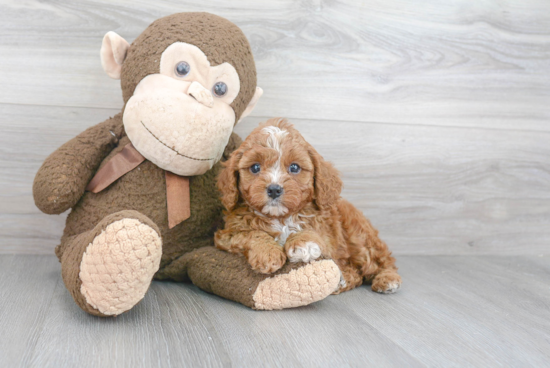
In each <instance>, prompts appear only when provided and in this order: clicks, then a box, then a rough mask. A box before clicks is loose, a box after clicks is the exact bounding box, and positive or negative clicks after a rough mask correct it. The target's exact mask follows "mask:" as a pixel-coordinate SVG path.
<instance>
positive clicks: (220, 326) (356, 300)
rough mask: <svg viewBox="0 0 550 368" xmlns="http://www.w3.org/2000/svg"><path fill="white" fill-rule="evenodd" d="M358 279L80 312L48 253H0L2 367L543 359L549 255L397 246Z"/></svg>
mask: <svg viewBox="0 0 550 368" xmlns="http://www.w3.org/2000/svg"><path fill="white" fill-rule="evenodd" d="M398 265H399V266H400V272H401V274H402V276H403V279H404V285H403V289H402V290H400V291H399V292H398V293H397V294H394V295H379V294H376V293H373V292H371V291H370V289H369V288H368V287H366V286H363V287H360V288H358V289H355V290H352V291H350V292H347V293H344V294H342V295H338V296H329V297H328V298H327V299H325V300H323V301H320V302H318V303H315V304H313V305H310V306H307V307H302V308H297V309H289V310H284V311H271V312H265V311H262V312H259V311H253V310H250V309H248V308H246V307H243V306H241V305H239V304H236V303H233V302H230V301H228V300H224V299H221V298H219V297H216V296H213V295H210V294H207V293H205V292H203V291H201V290H199V289H197V288H196V287H194V286H193V285H189V284H178V283H169V282H155V283H153V285H152V287H151V289H150V290H149V292H148V294H147V295H146V297H145V299H144V300H143V301H142V302H141V303H140V304H139V305H138V306H137V307H136V308H134V309H133V310H132V311H130V312H129V313H127V314H124V315H122V316H120V317H117V318H112V319H101V318H98V317H93V316H89V315H87V314H85V313H84V312H82V311H81V310H80V309H79V308H78V307H77V306H76V304H74V302H73V301H72V299H71V297H70V295H69V293H68V292H67V290H66V289H65V287H64V286H63V282H62V280H61V277H60V266H59V263H58V262H57V259H56V258H55V257H53V256H44V255H3V256H0V331H1V334H0V367H17V366H33V367H122V366H125V367H199V366H206V367H231V366H233V367H345V366H353V367H366V366H373V367H385V366H390V367H423V366H431V367H435V366H438V367H450V366H477V367H494V366H508V367H512V366H513V367H520V366H538V367H543V366H548V365H549V364H550V257H548V256H545V257H537V256H518V257H511V256H502V257H498V256H490V257H489V256H402V257H399V258H398Z"/></svg>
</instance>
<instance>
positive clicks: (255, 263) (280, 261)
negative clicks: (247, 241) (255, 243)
mask: <svg viewBox="0 0 550 368" xmlns="http://www.w3.org/2000/svg"><path fill="white" fill-rule="evenodd" d="M285 262H286V254H285V253H284V252H283V250H282V249H281V248H276V247H273V248H261V249H255V248H252V249H251V250H250V251H249V252H248V263H249V264H250V266H251V267H252V269H253V270H254V271H257V272H260V273H273V272H275V271H277V270H278V269H280V268H281V267H283V265H284V264H285Z"/></svg>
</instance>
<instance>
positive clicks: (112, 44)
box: [100, 32, 130, 79]
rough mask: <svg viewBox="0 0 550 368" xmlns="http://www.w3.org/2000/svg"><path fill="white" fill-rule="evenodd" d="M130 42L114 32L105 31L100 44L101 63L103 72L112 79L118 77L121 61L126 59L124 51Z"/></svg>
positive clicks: (126, 50)
mask: <svg viewBox="0 0 550 368" xmlns="http://www.w3.org/2000/svg"><path fill="white" fill-rule="evenodd" d="M129 48H130V44H129V43H128V42H127V41H126V40H125V39H124V38H122V37H120V36H119V35H117V34H116V33H115V32H107V34H106V35H105V36H104V37H103V44H102V45H101V51H100V55H101V65H102V66H103V70H105V73H107V75H108V76H109V77H111V78H113V79H120V71H121V70H122V63H123V62H124V59H126V53H127V52H128V49H129Z"/></svg>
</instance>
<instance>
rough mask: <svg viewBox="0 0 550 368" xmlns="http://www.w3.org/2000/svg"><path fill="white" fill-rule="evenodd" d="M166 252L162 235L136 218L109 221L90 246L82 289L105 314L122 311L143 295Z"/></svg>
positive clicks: (81, 273)
mask: <svg viewBox="0 0 550 368" xmlns="http://www.w3.org/2000/svg"><path fill="white" fill-rule="evenodd" d="M161 255H162V242H161V238H160V236H159V235H158V234H157V232H156V231H155V230H154V229H152V228H151V227H149V226H147V225H145V224H143V223H142V222H140V221H138V220H136V219H130V218H126V219H122V220H118V221H115V222H113V223H112V224H110V225H108V226H107V227H106V228H105V230H103V231H102V232H101V234H99V235H98V236H96V237H95V238H94V240H93V241H92V242H91V243H90V244H89V245H88V247H87V248H86V252H85V253H84V256H83V257H82V263H81V264H80V279H81V280H82V286H81V288H80V291H81V293H82V294H83V295H84V297H85V298H86V301H87V302H88V304H90V305H91V306H93V307H94V308H96V309H97V310H99V311H100V312H101V313H103V314H105V315H109V316H112V315H119V314H121V313H123V312H126V311H127V310H129V309H131V308H132V307H133V306H134V305H136V304H137V303H138V302H139V301H140V300H141V299H143V297H144V295H145V293H146V292H147V289H148V288H149V285H150V284H151V280H152V279H153V275H154V274H155V273H156V272H157V271H158V269H159V265H160V258H161Z"/></svg>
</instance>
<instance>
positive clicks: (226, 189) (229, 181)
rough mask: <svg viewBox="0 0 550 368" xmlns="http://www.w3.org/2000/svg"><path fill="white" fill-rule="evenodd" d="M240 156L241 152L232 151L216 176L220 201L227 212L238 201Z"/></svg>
mask: <svg viewBox="0 0 550 368" xmlns="http://www.w3.org/2000/svg"><path fill="white" fill-rule="evenodd" d="M242 156H243V152H242V151H241V150H236V151H233V153H232V154H231V156H230V157H229V159H228V160H227V161H225V162H224V163H223V164H222V165H223V166H224V169H223V170H222V172H221V173H220V175H219V176H218V189H219V190H220V192H221V194H222V197H221V201H222V204H223V205H224V207H225V208H226V209H227V210H228V211H232V210H233V209H234V208H235V206H236V205H237V202H238V201H239V161H240V160H241V157H242Z"/></svg>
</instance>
